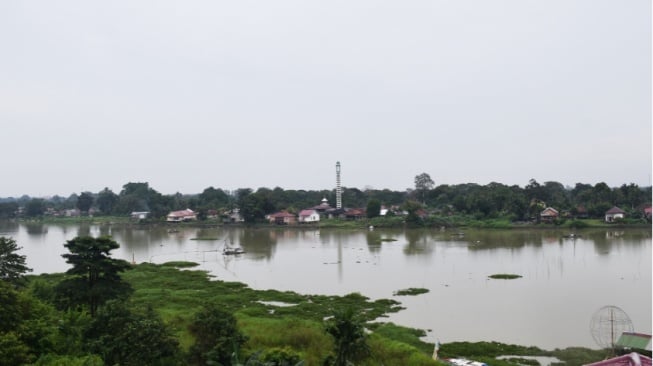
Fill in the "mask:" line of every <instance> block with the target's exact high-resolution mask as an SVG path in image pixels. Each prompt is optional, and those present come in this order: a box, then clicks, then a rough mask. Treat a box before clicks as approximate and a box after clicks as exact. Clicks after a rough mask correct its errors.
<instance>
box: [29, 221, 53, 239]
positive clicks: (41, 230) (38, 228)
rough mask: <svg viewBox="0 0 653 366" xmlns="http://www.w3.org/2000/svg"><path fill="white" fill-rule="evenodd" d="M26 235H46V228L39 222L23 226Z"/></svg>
mask: <svg viewBox="0 0 653 366" xmlns="http://www.w3.org/2000/svg"><path fill="white" fill-rule="evenodd" d="M25 230H26V231H27V234H29V235H34V236H41V235H45V234H47V233H48V227H47V226H46V225H44V224H42V223H39V222H29V223H26V224H25Z"/></svg>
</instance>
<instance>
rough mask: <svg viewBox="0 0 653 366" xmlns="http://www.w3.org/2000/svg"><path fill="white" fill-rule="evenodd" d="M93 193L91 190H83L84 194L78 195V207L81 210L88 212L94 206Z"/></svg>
mask: <svg viewBox="0 0 653 366" xmlns="http://www.w3.org/2000/svg"><path fill="white" fill-rule="evenodd" d="M94 200H95V199H94V198H93V194H92V193H91V192H82V194H80V195H79V197H77V208H78V209H79V211H81V212H86V213H88V210H90V209H91V206H93V201H94Z"/></svg>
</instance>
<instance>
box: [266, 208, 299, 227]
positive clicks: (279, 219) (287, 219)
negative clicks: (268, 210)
mask: <svg viewBox="0 0 653 366" xmlns="http://www.w3.org/2000/svg"><path fill="white" fill-rule="evenodd" d="M268 220H269V221H270V224H277V225H292V224H296V223H297V217H296V216H295V215H293V214H291V213H290V212H288V211H279V212H275V213H273V214H271V215H270V216H268Z"/></svg>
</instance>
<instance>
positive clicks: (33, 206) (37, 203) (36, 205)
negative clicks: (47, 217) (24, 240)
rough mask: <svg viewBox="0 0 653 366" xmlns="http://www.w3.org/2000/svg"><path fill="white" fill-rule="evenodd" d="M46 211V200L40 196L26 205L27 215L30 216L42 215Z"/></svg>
mask: <svg viewBox="0 0 653 366" xmlns="http://www.w3.org/2000/svg"><path fill="white" fill-rule="evenodd" d="M44 211H45V201H44V200H42V199H40V198H33V199H31V200H30V201H29V202H27V204H26V205H25V215H27V216H28V217H38V216H42V215H43V212H44Z"/></svg>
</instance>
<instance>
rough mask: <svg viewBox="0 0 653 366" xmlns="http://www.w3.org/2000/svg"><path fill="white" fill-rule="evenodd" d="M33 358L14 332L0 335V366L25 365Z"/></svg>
mask: <svg viewBox="0 0 653 366" xmlns="http://www.w3.org/2000/svg"><path fill="white" fill-rule="evenodd" d="M33 358H34V357H33V356H32V355H31V354H30V350H29V347H28V346H27V345H25V343H23V342H22V341H21V340H20V338H19V337H18V335H17V334H16V333H15V332H8V333H0V365H25V364H27V363H29V362H30V361H32V360H33Z"/></svg>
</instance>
